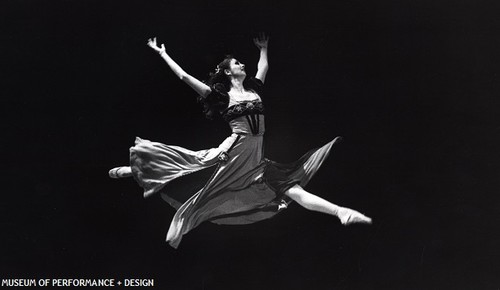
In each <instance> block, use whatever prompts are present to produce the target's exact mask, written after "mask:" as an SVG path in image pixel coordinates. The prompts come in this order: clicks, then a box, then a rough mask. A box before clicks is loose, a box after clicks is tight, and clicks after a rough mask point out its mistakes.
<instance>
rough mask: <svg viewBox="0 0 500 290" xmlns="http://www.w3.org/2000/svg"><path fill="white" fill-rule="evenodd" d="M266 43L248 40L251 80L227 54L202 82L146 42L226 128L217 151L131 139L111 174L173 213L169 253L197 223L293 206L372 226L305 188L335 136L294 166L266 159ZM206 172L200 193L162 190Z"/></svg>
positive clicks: (245, 219)
mask: <svg viewBox="0 0 500 290" xmlns="http://www.w3.org/2000/svg"><path fill="white" fill-rule="evenodd" d="M268 42H269V39H268V38H267V37H266V36H265V35H260V36H259V37H257V38H255V39H254V44H255V45H256V46H257V48H258V49H259V52H260V57H259V61H258V63H257V73H256V75H255V77H249V78H247V73H246V69H245V68H246V67H245V65H244V64H243V63H241V62H239V61H238V60H237V59H235V58H233V57H231V56H229V57H226V58H225V59H224V60H223V61H222V62H221V63H219V65H217V67H216V69H215V71H214V72H212V73H211V74H210V78H209V80H208V81H207V82H206V83H205V82H201V81H199V80H198V79H196V78H194V77H193V76H191V75H189V74H188V73H186V72H185V71H184V70H183V69H182V68H181V67H180V66H179V65H178V64H177V63H176V62H175V61H174V60H173V59H172V58H171V57H170V56H169V55H168V54H167V52H166V50H165V45H164V44H161V45H160V46H158V45H157V41H156V38H153V39H149V40H148V46H149V47H151V48H152V49H153V50H154V51H156V52H157V53H158V54H159V55H160V56H161V57H162V58H163V60H165V62H166V63H167V65H168V66H169V67H170V69H171V70H172V71H173V72H174V73H175V74H176V75H177V77H179V78H180V79H181V80H182V81H183V82H185V83H186V84H188V85H189V86H190V87H191V88H192V89H193V90H194V91H196V93H197V94H198V95H199V97H198V100H199V102H200V103H202V105H203V108H204V113H205V114H206V116H207V117H208V118H216V117H222V118H223V119H224V120H225V121H226V122H228V124H229V126H230V128H231V130H232V134H231V135H230V136H229V137H227V138H226V140H224V142H222V143H221V144H220V145H219V147H217V148H211V149H206V150H200V151H191V150H188V149H185V148H182V147H179V146H173V145H165V144H162V143H158V142H151V141H149V140H144V139H141V138H136V141H135V146H133V147H131V148H130V166H122V167H116V168H113V169H111V170H110V171H109V175H110V177H112V178H124V177H129V176H133V177H134V178H135V180H136V181H137V182H138V184H139V185H140V186H141V187H142V188H143V189H144V197H149V196H151V195H152V194H155V193H160V194H161V196H162V198H163V199H164V200H165V201H167V202H168V203H169V204H170V205H171V206H173V207H174V208H175V209H176V210H177V212H176V214H175V216H174V218H173V220H172V222H171V225H170V228H169V230H168V233H167V241H168V242H169V243H170V245H171V246H172V247H174V248H177V247H178V246H179V243H180V241H181V239H182V235H184V234H186V233H187V232H188V231H190V230H191V229H193V228H194V227H196V226H197V225H199V224H200V223H201V222H203V221H210V222H213V223H216V224H249V223H254V222H257V221H260V220H264V219H267V218H270V217H272V216H274V215H275V214H277V213H279V212H281V211H283V210H284V209H286V208H287V206H288V205H289V203H290V202H292V201H296V202H297V203H298V204H299V205H301V206H302V207H304V208H306V209H308V210H312V211H318V212H322V213H326V214H330V215H333V216H336V217H338V218H339V219H340V222H341V223H342V224H344V225H349V224H352V223H365V224H370V223H371V219H370V218H369V217H366V216H364V215H363V214H361V213H359V212H357V211H355V210H352V209H349V208H346V207H341V206H338V205H335V204H333V203H331V202H329V201H327V200H325V199H323V198H321V197H318V196H316V195H314V194H312V193H309V192H307V191H306V190H304V186H305V185H306V184H307V183H308V182H309V180H310V179H311V178H312V176H313V175H314V174H315V173H316V171H317V170H318V169H319V167H320V166H321V164H322V163H323V161H324V160H325V158H326V157H327V156H328V154H329V152H330V150H331V148H332V146H333V145H334V144H336V143H338V142H339V141H340V139H341V137H337V138H335V139H333V140H332V141H331V142H329V143H328V144H326V145H324V146H322V147H320V148H318V149H314V150H311V151H309V152H307V153H306V154H305V155H303V156H302V157H301V158H299V159H298V160H297V161H295V162H293V163H289V164H280V163H277V162H274V161H271V160H269V159H266V158H264V156H263V135H264V130H265V126H264V106H263V103H262V99H261V95H262V90H261V89H262V87H263V85H264V82H265V80H266V74H267V71H268V68H269V65H268V54H267V51H268ZM212 166H216V169H215V172H214V173H213V175H212V177H211V178H210V179H209V180H204V181H203V182H202V183H200V188H201V189H200V190H198V192H196V193H194V194H193V193H191V192H184V193H181V194H180V195H179V194H178V193H174V192H169V190H168V186H166V185H167V184H168V183H169V182H170V181H172V180H173V179H176V178H179V177H181V176H183V175H186V174H190V173H193V172H196V171H199V170H203V169H207V168H209V167H212Z"/></svg>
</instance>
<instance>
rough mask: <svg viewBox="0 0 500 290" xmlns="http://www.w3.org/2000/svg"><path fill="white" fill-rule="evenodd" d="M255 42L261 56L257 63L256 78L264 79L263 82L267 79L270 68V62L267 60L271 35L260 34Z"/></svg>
mask: <svg viewBox="0 0 500 290" xmlns="http://www.w3.org/2000/svg"><path fill="white" fill-rule="evenodd" d="M253 43H255V46H257V48H258V49H259V50H260V58H259V62H258V63H257V74H256V75H255V78H256V79H259V80H261V81H262V83H264V82H265V80H266V74H267V70H268V69H269V63H268V62H267V45H268V43H269V37H267V36H266V35H265V34H261V35H259V37H258V38H257V37H256V38H254V39H253Z"/></svg>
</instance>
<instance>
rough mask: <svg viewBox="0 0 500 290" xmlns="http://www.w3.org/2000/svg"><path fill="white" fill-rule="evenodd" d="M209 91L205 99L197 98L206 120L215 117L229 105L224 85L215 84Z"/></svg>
mask: <svg viewBox="0 0 500 290" xmlns="http://www.w3.org/2000/svg"><path fill="white" fill-rule="evenodd" d="M211 89H212V91H211V92H210V94H208V95H207V96H206V97H202V96H200V97H198V102H199V103H200V104H201V105H202V107H203V113H204V114H205V116H206V117H207V118H208V119H213V118H214V117H217V116H218V115H219V114H220V112H221V111H223V110H224V109H225V108H227V104H228V103H229V96H228V94H227V92H226V90H225V88H224V85H222V84H220V83H217V84H214V85H212V86H211Z"/></svg>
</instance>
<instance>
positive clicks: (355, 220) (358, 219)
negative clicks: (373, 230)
mask: <svg viewBox="0 0 500 290" xmlns="http://www.w3.org/2000/svg"><path fill="white" fill-rule="evenodd" d="M339 218H340V222H341V223H342V224H343V225H344V226H348V225H351V224H371V223H372V219H371V218H369V217H367V216H365V215H364V214H362V213H360V212H357V211H355V210H353V209H349V208H343V209H342V210H340V214H339Z"/></svg>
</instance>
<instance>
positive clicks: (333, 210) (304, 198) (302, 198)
mask: <svg viewBox="0 0 500 290" xmlns="http://www.w3.org/2000/svg"><path fill="white" fill-rule="evenodd" d="M285 194H286V195H287V196H289V197H290V198H291V199H293V200H294V201H296V202H297V203H298V204H300V205H301V206H303V207H304V208H306V209H308V210H312V211H317V212H322V213H326V214H331V215H334V216H336V217H338V218H339V219H340V222H341V223H342V224H343V225H349V224H352V223H365V224H371V223H372V219H371V218H369V217H367V216H365V215H363V214H361V213H359V212H357V211H355V210H353V209H350V208H346V207H341V206H338V205H336V204H333V203H331V202H329V201H327V200H325V199H323V198H321V197H319V196H316V195H314V194H312V193H309V192H307V191H305V190H304V189H303V188H302V187H301V186H300V185H294V186H293V187H292V188H290V189H288V190H287V191H285Z"/></svg>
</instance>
